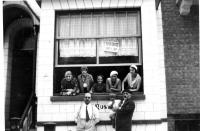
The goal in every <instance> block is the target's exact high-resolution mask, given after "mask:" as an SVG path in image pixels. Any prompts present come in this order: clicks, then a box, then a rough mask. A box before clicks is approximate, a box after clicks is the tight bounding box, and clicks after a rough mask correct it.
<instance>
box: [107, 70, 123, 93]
mask: <svg viewBox="0 0 200 131" xmlns="http://www.w3.org/2000/svg"><path fill="white" fill-rule="evenodd" d="M117 75H118V72H117V71H111V73H110V78H107V79H106V92H109V93H119V92H121V80H120V79H119V78H117Z"/></svg>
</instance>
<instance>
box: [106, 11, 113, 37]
mask: <svg viewBox="0 0 200 131" xmlns="http://www.w3.org/2000/svg"><path fill="white" fill-rule="evenodd" d="M104 22H105V23H104V26H105V28H104V29H105V34H104V35H105V36H114V35H115V21H114V13H107V14H105V15H104Z"/></svg>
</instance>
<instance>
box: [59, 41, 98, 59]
mask: <svg viewBox="0 0 200 131" xmlns="http://www.w3.org/2000/svg"><path fill="white" fill-rule="evenodd" d="M59 45H60V46H59V51H60V57H95V56H96V40H95V39H74V40H60V44H59Z"/></svg>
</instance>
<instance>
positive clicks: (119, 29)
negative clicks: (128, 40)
mask: <svg viewBox="0 0 200 131" xmlns="http://www.w3.org/2000/svg"><path fill="white" fill-rule="evenodd" d="M116 17H117V20H116V34H117V35H119V36H121V35H127V28H128V26H127V25H128V24H127V17H126V12H124V13H118V14H116ZM129 28H133V27H131V26H129Z"/></svg>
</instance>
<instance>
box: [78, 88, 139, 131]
mask: <svg viewBox="0 0 200 131" xmlns="http://www.w3.org/2000/svg"><path fill="white" fill-rule="evenodd" d="M122 93H123V100H120V101H119V103H117V104H116V102H114V101H115V100H114V99H112V101H111V104H109V108H110V109H112V110H113V113H112V114H111V116H112V117H113V119H114V121H113V122H114V123H113V127H114V128H115V131H131V128H132V116H133V112H134V110H135V103H134V101H133V100H132V99H131V91H130V90H127V89H125V90H123V92H122ZM91 97H92V96H91V93H85V96H84V103H83V104H81V105H80V108H79V109H78V111H77V112H76V115H75V122H76V124H77V128H76V129H77V131H96V127H95V126H96V124H97V123H98V122H99V121H100V117H101V116H100V114H99V111H98V109H97V108H96V107H95V106H94V105H92V104H91V103H90V102H91V99H92V98H91ZM111 97H112V96H111Z"/></svg>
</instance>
